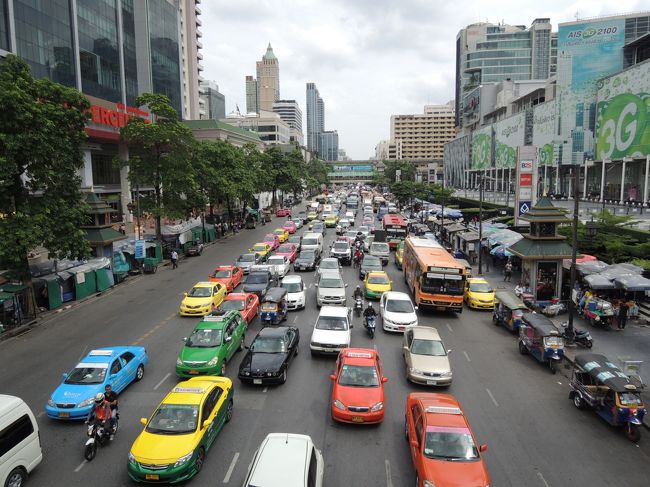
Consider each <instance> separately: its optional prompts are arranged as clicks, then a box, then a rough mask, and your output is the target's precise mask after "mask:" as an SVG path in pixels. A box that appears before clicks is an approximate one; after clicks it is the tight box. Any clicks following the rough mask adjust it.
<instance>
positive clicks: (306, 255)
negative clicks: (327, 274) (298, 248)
mask: <svg viewBox="0 0 650 487" xmlns="http://www.w3.org/2000/svg"><path fill="white" fill-rule="evenodd" d="M315 254H316V252H314V251H311V252H300V255H299V256H298V259H300V260H314V257H315Z"/></svg>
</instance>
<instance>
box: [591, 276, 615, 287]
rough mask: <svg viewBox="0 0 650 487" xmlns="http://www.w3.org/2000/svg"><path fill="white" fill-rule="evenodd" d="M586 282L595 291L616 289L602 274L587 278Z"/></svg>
mask: <svg viewBox="0 0 650 487" xmlns="http://www.w3.org/2000/svg"><path fill="white" fill-rule="evenodd" d="M584 281H585V282H586V283H587V285H588V286H589V287H590V288H591V289H594V290H605V289H614V288H615V287H616V286H615V285H614V283H613V282H612V281H610V280H609V279H607V278H606V277H604V276H601V275H600V274H591V275H589V276H585V277H584Z"/></svg>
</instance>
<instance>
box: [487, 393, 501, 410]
mask: <svg viewBox="0 0 650 487" xmlns="http://www.w3.org/2000/svg"><path fill="white" fill-rule="evenodd" d="M485 390H486V391H487V393H488V396H490V399H492V402H493V403H494V405H495V406H496V407H499V403H498V402H497V400H496V399H495V398H494V395H493V394H492V391H490V389H487V388H486V389H485Z"/></svg>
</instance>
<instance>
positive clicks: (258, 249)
mask: <svg viewBox="0 0 650 487" xmlns="http://www.w3.org/2000/svg"><path fill="white" fill-rule="evenodd" d="M248 251H249V252H252V253H255V254H257V255H259V256H260V260H261V261H265V260H266V259H267V258H268V257H269V255H270V254H271V246H270V245H269V244H267V243H263V242H259V243H256V244H255V245H253V246H252V247H251V248H250V249H248Z"/></svg>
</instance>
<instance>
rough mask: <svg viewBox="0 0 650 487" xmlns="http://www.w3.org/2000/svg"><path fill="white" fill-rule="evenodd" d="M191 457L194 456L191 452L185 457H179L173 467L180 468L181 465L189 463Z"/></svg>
mask: <svg viewBox="0 0 650 487" xmlns="http://www.w3.org/2000/svg"><path fill="white" fill-rule="evenodd" d="M192 455H194V452H193V451H191V452H189V453H188V454H187V455H184V456H182V457H180V458H179V459H178V460H176V463H175V464H174V467H180V466H181V465H183V464H185V463H187V462H189V461H190V459H191V458H192Z"/></svg>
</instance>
